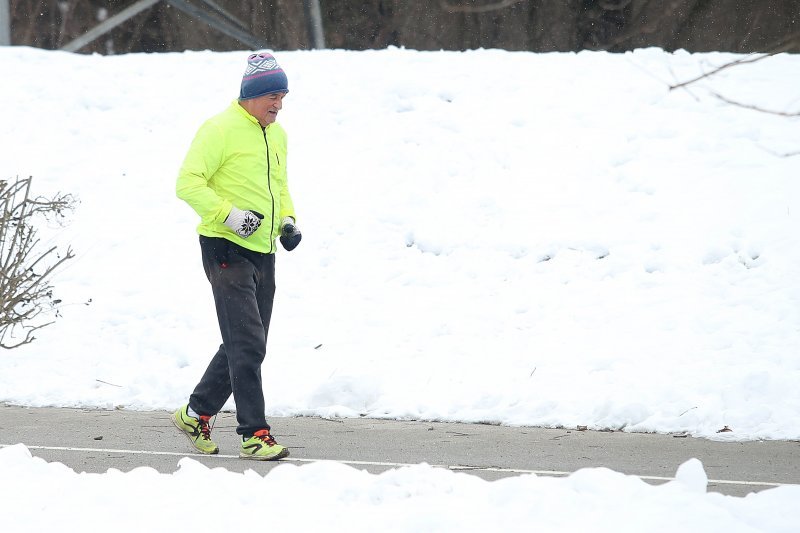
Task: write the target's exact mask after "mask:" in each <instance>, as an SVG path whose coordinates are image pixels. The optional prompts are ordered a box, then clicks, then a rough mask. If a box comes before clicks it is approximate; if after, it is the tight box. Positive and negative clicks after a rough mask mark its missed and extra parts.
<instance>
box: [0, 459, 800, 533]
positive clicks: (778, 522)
mask: <svg viewBox="0 0 800 533" xmlns="http://www.w3.org/2000/svg"><path fill="white" fill-rule="evenodd" d="M0 472H2V473H3V475H6V476H8V478H7V479H15V480H16V481H15V482H14V483H0V502H2V503H0V509H3V517H4V518H3V521H4V528H5V527H10V528H11V529H4V530H5V531H10V532H16V531H45V530H49V529H52V528H53V527H56V528H57V529H59V530H65V531H82V532H95V531H108V528H109V524H113V529H114V531H120V532H127V531H131V532H139V531H179V530H181V529H185V528H186V524H187V522H188V523H194V524H196V525H197V527H201V526H202V528H203V529H208V530H212V531H213V530H222V531H226V530H229V529H231V527H232V525H233V524H241V523H242V522H241V520H243V519H244V520H245V522H244V523H248V522H250V521H252V520H255V521H256V522H259V523H263V524H264V525H268V527H269V528H270V529H277V530H283V531H351V532H359V531H364V532H367V531H370V532H371V531H609V532H611V531H613V532H619V533H624V532H632V533H640V532H642V531H652V532H658V531H663V532H670V533H671V532H674V531H704V532H716V531H719V532H725V533H735V532H748V533H749V532H752V531H772V532H780V531H786V532H793V531H796V530H797V529H796V528H797V521H798V519H800V510H798V509H797V505H796V504H797V501H798V498H800V487H798V486H784V487H778V488H775V489H770V490H766V491H762V492H759V493H752V494H749V495H747V496H746V497H744V498H734V497H729V496H723V495H721V494H719V493H706V492H705V478H704V477H703V478H702V479H700V475H699V474H702V472H703V469H702V466H700V463H699V461H697V460H696V459H694V460H692V461H690V462H688V463H686V464H685V465H682V466H681V468H680V469H679V470H678V476H677V478H676V480H675V481H671V482H669V483H666V484H665V485H661V486H653V485H648V484H647V483H645V482H644V481H642V480H640V479H638V478H636V477H633V476H625V475H623V474H620V473H617V472H614V471H612V470H609V469H606V468H593V469H583V470H579V471H577V472H575V473H574V474H572V475H570V476H569V477H567V478H561V479H558V478H550V477H537V476H535V475H532V474H527V475H523V476H518V477H511V478H505V479H501V480H498V481H492V482H488V481H484V480H482V479H480V478H477V477H475V476H471V475H469V474H462V473H454V472H451V471H449V470H444V469H441V468H433V467H431V466H428V465H425V464H421V465H416V466H411V467H404V468H398V469H392V470H389V471H387V472H384V473H382V474H377V475H375V474H369V473H367V472H366V471H361V470H357V469H355V468H352V467H349V466H345V465H343V464H341V463H336V462H319V463H312V464H307V465H303V466H296V465H293V464H282V465H279V466H277V467H275V469H273V470H272V471H271V472H270V473H269V474H267V475H266V476H261V475H259V474H257V473H256V472H254V471H252V470H248V471H246V472H245V473H243V474H239V473H233V472H230V471H228V470H225V469H223V468H214V469H209V468H208V467H206V466H204V465H202V464H201V463H199V462H197V461H195V460H193V459H190V458H188V457H187V458H183V459H181V460H180V463H179V464H178V469H177V471H176V472H175V473H172V474H160V473H158V472H157V471H156V470H154V469H152V468H148V467H140V468H135V469H133V470H131V471H130V472H127V473H123V472H121V471H119V470H113V469H112V470H109V471H108V472H107V473H104V474H88V473H80V474H79V473H76V472H74V471H73V470H71V469H69V468H67V467H66V466H64V465H62V464H60V463H47V462H45V461H44V460H42V459H39V458H35V457H31V455H30V452H29V451H28V450H27V448H25V447H24V446H23V445H21V444H20V445H17V446H13V447H8V448H4V449H0ZM702 475H703V476H704V474H702ZM684 477H685V478H686V479H684ZM42 480H47V482H46V483H43V482H42ZM212 487H213V489H212ZM208 490H211V491H212V492H213V500H212V501H210V502H209V503H208V504H207V505H201V504H198V502H203V501H205V500H204V499H203V498H204V491H208ZM87 502H92V505H91V507H90V508H89V509H87ZM134 502H135V504H134ZM632 502H635V505H632ZM254 508H258V509H261V510H262V511H261V514H260V515H259V514H258V513H256V514H254V513H253V509H254ZM244 517H247V518H244ZM261 521H263V522H261Z"/></svg>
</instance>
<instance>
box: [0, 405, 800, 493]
mask: <svg viewBox="0 0 800 533" xmlns="http://www.w3.org/2000/svg"><path fill="white" fill-rule="evenodd" d="M169 417H170V413H168V412H164V411H156V412H144V411H125V410H108V411H105V410H87V409H66V408H26V407H16V406H10V405H0V447H2V446H9V445H13V444H17V443H23V444H25V445H26V446H28V448H29V449H30V451H31V453H32V454H33V455H34V456H37V457H41V458H43V459H45V460H47V461H57V462H60V463H64V464H66V465H67V466H69V467H71V468H72V469H73V470H75V471H76V472H95V473H102V472H106V471H107V470H108V469H110V468H115V469H118V470H121V471H123V472H127V471H129V470H131V469H133V468H136V467H140V466H149V467H152V468H155V469H157V470H158V471H159V472H164V473H172V472H175V471H176V470H177V464H178V461H179V460H180V458H182V457H192V458H193V459H196V460H198V461H200V462H202V463H203V464H205V465H206V466H208V467H210V468H214V467H223V468H226V469H228V470H230V471H236V472H242V471H244V470H247V469H250V470H255V471H256V472H259V473H261V474H265V473H267V472H268V471H269V470H270V469H272V468H274V467H275V466H276V463H275V462H258V461H249V460H242V459H239V458H238V447H239V438H238V435H236V431H235V428H236V419H235V415H234V414H232V413H220V415H219V416H217V418H216V420H215V422H214V428H213V432H212V437H213V439H214V441H215V442H216V443H217V444H218V445H219V446H220V453H219V455H214V456H205V455H200V454H196V453H194V451H193V450H194V449H193V448H192V447H191V445H190V444H189V441H188V439H186V437H184V436H183V435H182V434H181V433H180V432H179V431H178V430H177V429H176V428H175V427H174V426H173V425H172V423H171V422H170V418H169ZM270 424H271V425H272V428H273V431H272V433H273V434H274V435H275V436H276V438H277V440H278V442H280V443H281V444H283V445H284V446H288V447H289V449H290V452H291V455H290V456H289V457H288V458H286V459H283V460H282V461H285V462H293V463H295V464H302V463H305V462H311V461H319V460H333V461H339V462H343V463H346V464H349V465H351V466H354V467H356V468H361V469H365V470H367V471H369V472H373V473H377V472H381V471H384V470H387V469H389V468H396V467H399V466H403V465H410V464H419V463H427V464H430V465H435V466H439V467H442V468H449V469H451V470H456V471H459V472H465V473H468V474H470V475H476V476H480V477H481V478H483V479H487V480H495V479H499V478H502V477H506V476H514V475H524V474H531V473H533V474H536V475H550V476H563V475H568V474H569V473H571V472H574V471H576V470H578V469H581V468H586V467H606V468H610V469H612V470H615V471H617V472H622V473H624V474H630V475H636V476H639V477H641V478H642V479H643V480H645V481H646V482H648V483H654V484H658V483H664V482H665V481H668V480H669V479H672V478H673V476H674V475H675V471H676V470H677V468H678V466H679V465H680V464H682V463H683V462H685V461H687V460H688V459H691V458H697V459H700V460H701V461H702V462H703V466H704V467H705V470H706V474H707V475H708V478H709V485H708V488H709V490H710V491H716V492H720V493H723V494H727V495H731V496H744V495H746V494H748V493H750V492H757V491H760V490H766V489H770V488H773V487H775V486H779V485H782V484H796V485H800V442H798V441H750V442H718V441H711V440H706V439H697V438H692V437H687V436H679V435H657V434H642V433H625V432H594V431H577V430H569V429H543V428H531V427H506V426H492V425H482V424H458V423H442V422H416V421H397V420H375V419H366V418H361V419H328V418H312V417H305V418H272V419H270Z"/></svg>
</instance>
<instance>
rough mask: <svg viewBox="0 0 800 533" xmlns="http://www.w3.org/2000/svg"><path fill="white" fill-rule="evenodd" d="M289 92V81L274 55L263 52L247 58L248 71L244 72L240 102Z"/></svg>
mask: <svg viewBox="0 0 800 533" xmlns="http://www.w3.org/2000/svg"><path fill="white" fill-rule="evenodd" d="M288 92H289V81H288V80H287V79H286V74H285V73H284V72H283V69H282V68H281V67H279V66H278V62H277V61H276V60H275V58H274V57H272V54H269V53H267V52H261V53H258V54H252V55H251V56H250V57H248V58H247V69H246V70H245V71H244V77H243V78H242V88H241V91H240V92H239V99H240V100H248V99H250V98H257V97H259V96H264V95H265V94H272V93H288Z"/></svg>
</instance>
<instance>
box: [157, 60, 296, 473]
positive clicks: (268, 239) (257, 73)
mask: <svg viewBox="0 0 800 533" xmlns="http://www.w3.org/2000/svg"><path fill="white" fill-rule="evenodd" d="M288 92H289V87H288V81H287V78H286V74H285V73H284V71H283V69H281V68H280V67H279V66H278V63H277V62H276V61H275V58H274V57H273V56H272V55H271V54H268V53H260V54H253V55H251V56H250V57H249V58H248V59H247V69H246V71H245V74H244V77H243V79H242V84H241V91H240V94H239V98H238V99H237V100H234V101H233V102H232V103H231V105H230V107H228V108H227V109H226V110H225V111H223V112H222V113H220V114H218V115H216V116H214V117H212V118H211V119H209V120H208V121H206V122H205V123H204V124H203V125H202V126H201V127H200V129H199V130H198V132H197V135H196V136H195V138H194V141H192V144H191V147H190V148H189V152H188V154H187V155H186V159H185V160H184V162H183V165H182V166H181V169H180V173H179V175H178V181H177V187H176V192H177V195H178V197H179V198H181V199H183V200H185V201H186V203H188V204H189V205H190V206H191V207H192V208H193V209H194V210H195V211H196V212H197V214H198V215H200V218H201V220H200V225H199V226H198V227H197V232H198V233H199V234H200V249H201V252H202V257H203V269H204V270H205V273H206V277H207V278H208V281H209V282H210V283H211V291H212V293H213V295H214V302H215V305H216V311H217V319H218V322H219V327H220V332H221V333H222V344H221V345H220V347H219V350H218V351H217V353H216V355H214V357H213V358H212V360H211V363H210V364H209V365H208V368H207V369H206V371H205V374H204V375H203V377H202V378H201V379H200V382H199V383H198V384H197V386H196V387H195V389H194V392H192V394H191V396H190V397H189V403H188V404H186V405H184V406H183V407H181V408H180V409H178V410H177V411H176V412H175V413H174V414H173V416H172V421H173V423H174V424H175V426H176V427H177V428H178V429H180V430H181V431H182V432H183V433H184V434H186V435H187V436H188V437H189V440H190V441H191V443H192V445H193V446H194V447H195V448H197V450H199V451H200V452H202V453H209V454H213V453H218V452H219V447H218V446H217V445H216V444H214V442H213V441H212V440H211V427H210V426H209V421H210V419H211V417H212V416H214V415H216V414H217V413H218V412H219V411H220V410H221V409H222V407H223V405H224V404H225V402H226V401H227V400H228V398H229V397H230V395H231V394H233V400H234V402H235V403H236V419H237V422H238V426H237V428H236V432H237V433H238V434H239V435H241V436H242V445H241V450H240V453H239V457H242V458H246V459H257V460H274V459H280V458H282V457H286V456H287V455H289V450H288V449H286V448H285V447H283V446H281V445H280V444H278V443H277V442H275V439H274V437H273V436H272V435H270V426H269V424H267V420H266V417H265V413H264V391H263V389H262V384H261V363H262V362H263V361H264V357H265V355H266V347H267V333H268V331H269V322H270V316H271V315H272V302H273V297H274V295H275V251H276V244H275V239H276V237H277V238H279V240H280V242H281V244H282V245H283V247H284V248H285V249H286V250H288V251H291V250H293V249H294V248H295V247H296V246H297V245H298V244H299V243H300V239H301V234H300V230H299V229H298V228H297V225H296V224H295V214H294V205H293V203H292V199H291V197H290V196H289V189H288V187H287V178H286V153H287V152H286V132H284V130H283V128H281V126H280V125H279V124H278V123H277V122H275V120H276V118H277V116H278V112H279V111H280V110H281V109H282V107H283V98H284V97H285V96H286V94H287V93H288Z"/></svg>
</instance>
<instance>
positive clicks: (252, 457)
mask: <svg viewBox="0 0 800 533" xmlns="http://www.w3.org/2000/svg"><path fill="white" fill-rule="evenodd" d="M288 456H289V449H288V448H284V449H283V450H281V451H280V452H278V453H277V454H275V455H270V456H269V457H265V456H263V455H250V454H248V453H242V452H239V459H250V460H251V461H277V460H278V459H283V458H284V457H288Z"/></svg>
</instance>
